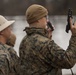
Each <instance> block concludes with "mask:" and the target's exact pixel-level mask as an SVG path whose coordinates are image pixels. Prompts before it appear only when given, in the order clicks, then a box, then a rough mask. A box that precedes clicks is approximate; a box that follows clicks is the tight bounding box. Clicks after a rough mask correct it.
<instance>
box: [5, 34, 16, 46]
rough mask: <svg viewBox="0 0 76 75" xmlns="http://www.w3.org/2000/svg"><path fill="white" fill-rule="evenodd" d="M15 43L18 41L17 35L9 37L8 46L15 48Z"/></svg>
mask: <svg viewBox="0 0 76 75" xmlns="http://www.w3.org/2000/svg"><path fill="white" fill-rule="evenodd" d="M15 41H16V36H15V34H13V33H12V34H11V36H10V37H9V39H8V40H7V42H6V44H7V45H9V46H12V47H14V45H15Z"/></svg>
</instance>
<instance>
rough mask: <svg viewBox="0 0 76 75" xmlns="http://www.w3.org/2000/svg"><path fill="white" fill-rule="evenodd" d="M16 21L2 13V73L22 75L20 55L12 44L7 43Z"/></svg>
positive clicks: (0, 33) (0, 44)
mask: <svg viewBox="0 0 76 75" xmlns="http://www.w3.org/2000/svg"><path fill="white" fill-rule="evenodd" d="M14 22H15V21H14V20H12V21H8V20H7V19H6V18H5V17H3V16H2V15H0V75H20V64H19V57H18V56H17V53H16V51H15V50H14V49H13V48H12V46H10V45H7V44H6V42H7V41H8V38H9V37H10V36H11V25H12V24H13V23H14Z"/></svg>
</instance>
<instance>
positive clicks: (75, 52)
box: [19, 4, 76, 75]
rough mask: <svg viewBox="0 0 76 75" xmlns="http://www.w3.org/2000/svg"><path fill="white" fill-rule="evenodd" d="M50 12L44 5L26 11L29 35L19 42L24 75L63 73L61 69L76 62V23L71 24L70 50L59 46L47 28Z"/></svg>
mask: <svg viewBox="0 0 76 75" xmlns="http://www.w3.org/2000/svg"><path fill="white" fill-rule="evenodd" d="M47 15H48V11H47V9H46V8H44V7H43V6H41V5H37V4H34V5H31V6H30V7H29V8H28V9H27V11H26V20H27V22H28V23H29V27H26V28H25V30H24V31H26V33H27V35H26V36H25V37H24V38H23V40H22V42H21V44H20V50H19V54H20V59H21V65H22V66H23V73H24V74H23V75H62V71H61V69H70V68H72V67H73V66H74V65H75V63H76V23H75V24H74V25H72V19H70V24H71V32H72V35H71V39H70V41H69V46H68V48H67V50H66V51H65V50H63V49H62V48H61V47H59V46H58V45H57V44H56V43H55V42H54V40H52V38H51V39H50V37H52V31H51V32H50V36H48V35H49V32H48V30H47V18H46V16H47Z"/></svg>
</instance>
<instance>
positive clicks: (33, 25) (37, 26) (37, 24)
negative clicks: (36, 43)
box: [30, 23, 42, 28]
mask: <svg viewBox="0 0 76 75" xmlns="http://www.w3.org/2000/svg"><path fill="white" fill-rule="evenodd" d="M30 27H36V28H42V27H41V25H40V24H39V23H32V24H30Z"/></svg>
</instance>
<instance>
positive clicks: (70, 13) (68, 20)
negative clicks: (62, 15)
mask: <svg viewBox="0 0 76 75" xmlns="http://www.w3.org/2000/svg"><path fill="white" fill-rule="evenodd" d="M70 18H73V17H72V10H71V9H70V8H69V10H68V18H67V25H66V32H67V33H68V31H69V30H70Z"/></svg>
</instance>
